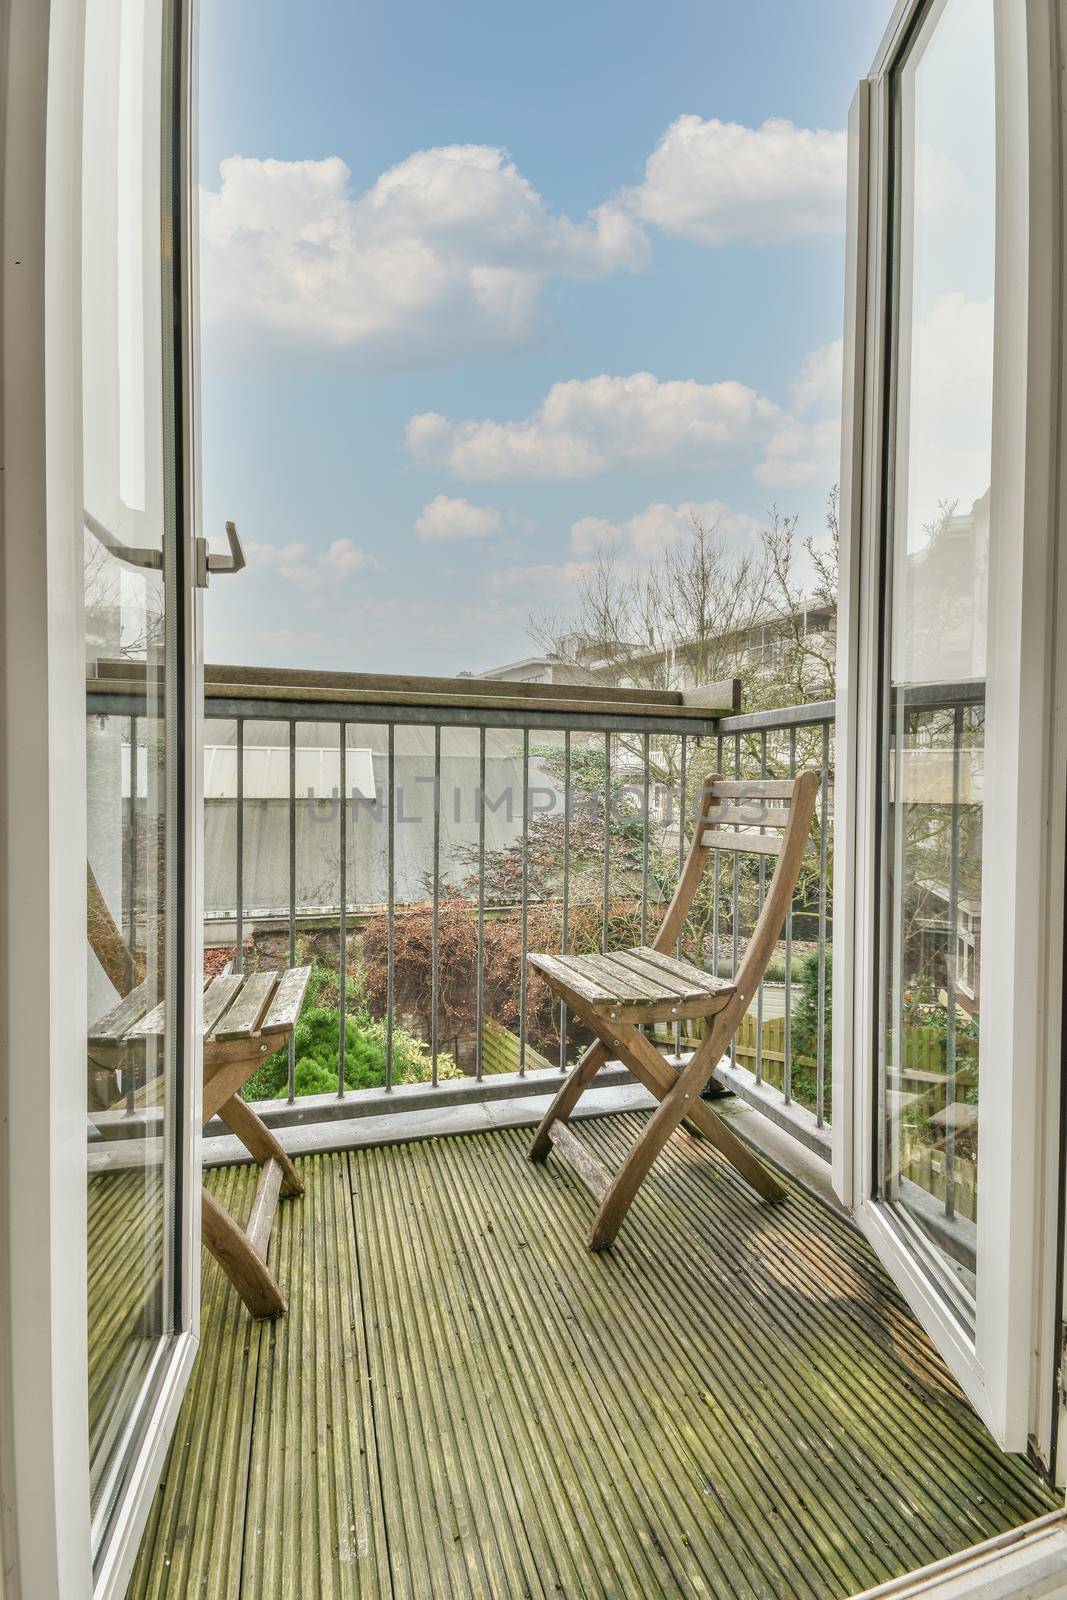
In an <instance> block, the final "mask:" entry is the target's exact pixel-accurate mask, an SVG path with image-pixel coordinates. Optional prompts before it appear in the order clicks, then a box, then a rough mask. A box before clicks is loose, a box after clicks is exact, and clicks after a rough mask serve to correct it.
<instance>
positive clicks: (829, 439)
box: [754, 417, 841, 489]
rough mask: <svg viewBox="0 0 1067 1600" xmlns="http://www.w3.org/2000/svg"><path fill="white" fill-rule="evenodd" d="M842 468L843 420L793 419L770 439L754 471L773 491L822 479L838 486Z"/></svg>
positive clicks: (822, 418) (784, 424)
mask: <svg viewBox="0 0 1067 1600" xmlns="http://www.w3.org/2000/svg"><path fill="white" fill-rule="evenodd" d="M840 466H841V421H840V418H839V417H820V418H819V419H818V420H817V421H814V422H809V421H805V420H803V419H801V418H799V417H789V418H787V419H786V421H785V422H784V423H783V424H782V426H781V427H780V428H777V429H776V430H775V432H774V433H773V434H772V435H771V437H770V439H768V441H767V445H766V447H765V449H764V452H763V459H762V460H761V461H760V462H759V463H758V464H757V465H756V467H755V469H754V470H755V475H756V478H757V480H758V481H759V482H760V483H763V484H766V485H767V486H768V487H769V488H776V489H793V488H796V487H798V486H799V485H800V484H804V483H811V482H813V481H814V480H815V479H818V478H821V479H822V481H823V482H824V483H825V484H827V485H829V484H831V483H836V482H837V479H838V477H839V474H840Z"/></svg>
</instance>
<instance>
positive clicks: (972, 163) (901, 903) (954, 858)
mask: <svg viewBox="0 0 1067 1600" xmlns="http://www.w3.org/2000/svg"><path fill="white" fill-rule="evenodd" d="M889 94H890V116H891V129H892V153H891V171H890V184H891V190H890V192H891V197H892V199H891V205H892V216H893V227H892V236H893V237H894V242H895V250H894V261H893V267H894V269H895V270H894V272H893V276H892V280H891V283H892V292H893V299H892V303H891V307H890V352H891V353H890V373H889V379H890V386H891V387H890V394H891V403H890V411H889V426H888V456H887V492H886V503H885V535H884V540H885V542H884V562H885V568H884V570H885V579H884V585H883V592H884V597H885V598H884V605H885V615H884V620H883V625H882V626H883V649H884V665H883V673H884V685H885V687H884V694H883V706H882V748H881V752H880V757H881V764H882V773H883V802H882V851H881V875H882V876H881V886H880V887H881V893H880V898H881V902H882V915H883V926H882V935H881V940H880V973H879V982H880V991H881V1002H882V1022H881V1029H880V1035H881V1041H882V1047H883V1052H882V1072H881V1077H880V1081H879V1094H878V1103H877V1135H878V1162H877V1193H878V1195H879V1197H880V1198H882V1199H884V1200H885V1201H887V1202H888V1203H890V1204H891V1205H893V1206H894V1207H895V1208H896V1211H897V1215H898V1217H899V1220H900V1222H901V1225H902V1226H903V1227H904V1228H906V1229H907V1230H908V1232H909V1234H910V1236H911V1241H912V1243H913V1245H914V1248H915V1250H916V1251H917V1252H919V1253H922V1254H924V1255H927V1256H928V1257H929V1263H930V1269H931V1271H933V1272H935V1273H936V1274H937V1275H938V1276H939V1277H940V1279H941V1280H942V1282H943V1283H944V1285H945V1286H946V1289H947V1291H948V1292H949V1293H950V1294H951V1296H952V1298H953V1301H954V1303H955V1305H956V1306H957V1308H958V1311H959V1314H960V1316H961V1317H962V1318H964V1319H965V1321H967V1322H968V1323H969V1324H970V1325H971V1326H972V1328H973V1316H974V1312H973V1307H974V1297H975V1275H976V1271H977V1249H976V1241H977V1218H978V1211H977V1205H978V1133H979V1118H980V1115H981V1107H980V1096H979V1056H980V1050H979V1040H980V1033H981V1003H982V1002H981V967H982V960H981V953H982V862H983V827H982V818H983V792H984V775H985V677H986V643H987V632H988V610H989V604H990V594H989V541H990V487H991V471H992V438H993V435H992V412H993V314H994V295H995V277H996V248H995V220H996V72H995V47H994V30H993V0H942V3H940V4H938V5H936V6H934V7H932V8H931V9H930V10H929V11H928V12H927V14H926V16H925V17H924V18H923V20H922V24H921V26H920V27H919V28H918V29H917V31H916V33H915V35H914V37H913V39H912V41H911V43H910V45H909V47H908V48H907V50H906V52H905V53H904V55H903V57H902V59H901V60H900V61H899V63H898V64H897V66H896V68H895V69H894V71H893V73H892V76H891V78H890V83H889Z"/></svg>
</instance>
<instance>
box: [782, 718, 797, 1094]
mask: <svg viewBox="0 0 1067 1600" xmlns="http://www.w3.org/2000/svg"><path fill="white" fill-rule="evenodd" d="M796 775H797V730H796V729H795V728H790V730H789V776H790V777H791V778H795V777H796ZM783 1054H784V1056H785V1061H784V1062H783V1064H782V1093H783V1094H784V1095H785V1103H786V1105H791V1104H792V1100H793V901H792V898H790V901H789V910H788V911H787V912H786V914H785V1046H784V1049H783Z"/></svg>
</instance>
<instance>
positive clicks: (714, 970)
mask: <svg viewBox="0 0 1067 1600" xmlns="http://www.w3.org/2000/svg"><path fill="white" fill-rule="evenodd" d="M715 771H716V772H717V773H718V774H719V775H720V776H721V774H722V734H721V733H720V734H719V735H718V737H717V738H716V740H715ZM721 861H722V855H721V853H720V851H718V850H713V851H712V861H711V870H712V877H713V888H712V891H711V975H712V977H713V978H717V977H718V976H719V867H720V864H721Z"/></svg>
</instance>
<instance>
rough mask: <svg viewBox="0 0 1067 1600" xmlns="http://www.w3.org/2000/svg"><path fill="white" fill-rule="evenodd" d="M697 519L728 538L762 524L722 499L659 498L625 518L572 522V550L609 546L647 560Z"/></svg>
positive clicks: (584, 553) (580, 551)
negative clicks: (673, 502) (678, 501)
mask: <svg viewBox="0 0 1067 1600" xmlns="http://www.w3.org/2000/svg"><path fill="white" fill-rule="evenodd" d="M694 522H700V523H703V525H704V526H705V527H706V528H713V527H717V528H718V529H719V530H720V532H721V533H722V534H723V535H724V536H725V537H726V538H727V539H732V540H735V541H738V542H740V541H742V540H745V539H749V538H752V537H753V536H754V535H755V534H757V533H758V532H759V526H760V525H759V523H758V522H757V520H756V518H755V517H750V516H747V515H746V514H745V513H744V512H738V511H731V510H730V508H729V506H727V505H724V504H723V502H722V501H721V500H705V501H703V502H697V501H693V500H686V501H684V502H683V503H682V504H681V505H678V506H672V505H667V504H666V503H665V502H663V501H656V502H653V504H652V505H648V506H646V507H645V509H644V510H643V511H638V512H637V514H636V515H635V516H632V517H629V518H627V519H626V521H624V522H609V521H608V520H607V518H606V517H582V518H580V519H579V520H578V521H577V522H572V523H571V554H572V555H573V556H576V557H582V556H591V555H594V554H595V553H596V552H597V551H598V550H600V549H602V548H604V547H605V546H608V547H613V548H615V549H617V550H618V551H620V552H621V553H624V554H626V555H628V556H632V557H633V558H634V559H635V560H637V561H647V560H650V559H651V558H653V557H655V556H657V555H659V554H660V552H661V551H662V550H664V549H665V548H666V547H667V546H668V545H672V544H678V543H679V542H680V541H681V540H683V539H685V538H686V536H687V535H688V534H689V532H690V530H691V528H692V526H693V524H694Z"/></svg>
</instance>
